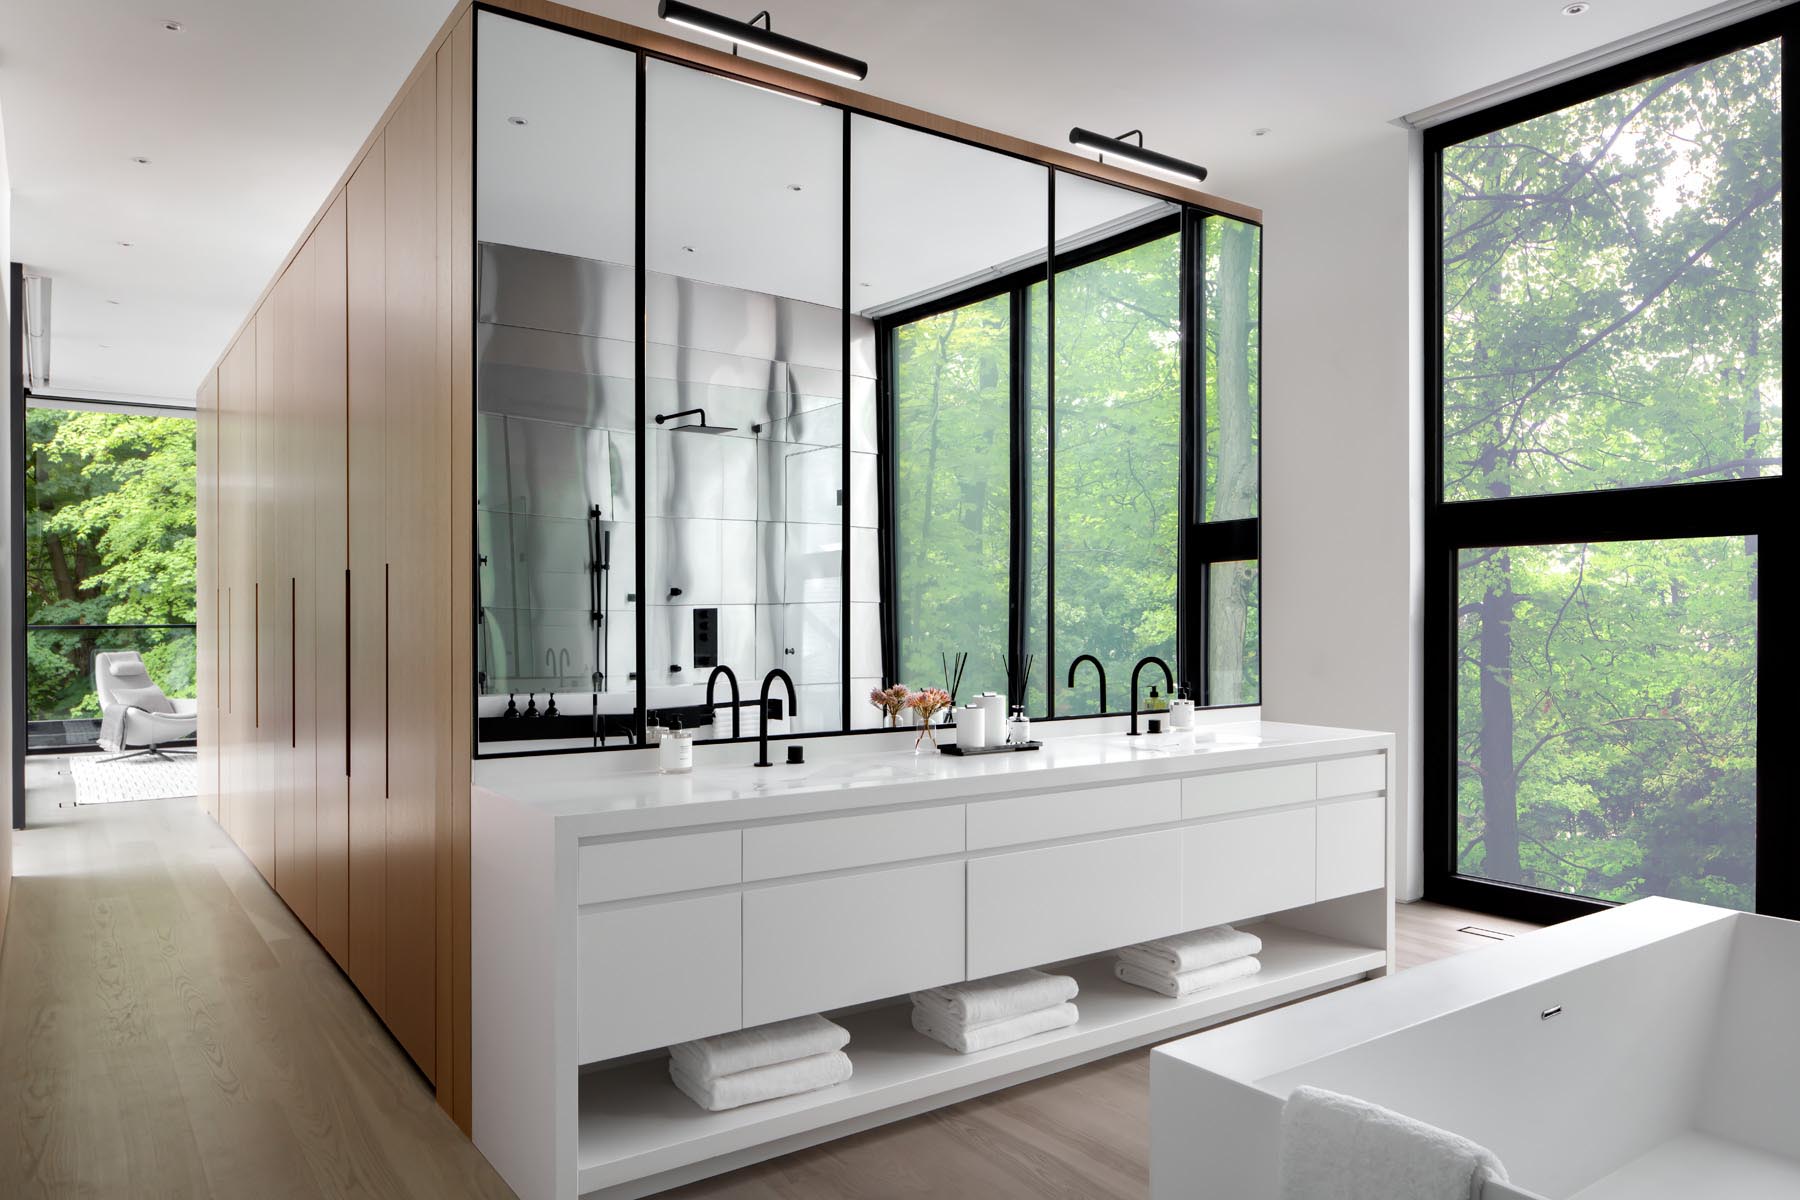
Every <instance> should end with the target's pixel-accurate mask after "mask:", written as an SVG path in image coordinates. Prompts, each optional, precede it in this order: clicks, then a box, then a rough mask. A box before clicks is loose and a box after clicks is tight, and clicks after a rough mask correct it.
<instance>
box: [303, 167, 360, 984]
mask: <svg viewBox="0 0 1800 1200" xmlns="http://www.w3.org/2000/svg"><path fill="white" fill-rule="evenodd" d="M345 209H346V201H345V198H344V197H343V196H339V197H338V198H337V200H336V201H334V202H333V203H332V205H331V207H330V208H329V209H328V210H327V211H326V213H325V218H324V220H322V221H320V222H319V225H318V228H317V229H315V230H314V231H313V239H312V240H313V311H312V319H313V327H314V338H315V340H314V343H313V354H312V361H313V388H314V396H313V404H312V406H311V408H310V410H309V412H308V414H307V416H308V421H309V423H310V424H311V426H312V429H313V438H314V441H313V446H312V458H311V463H310V472H309V473H310V475H311V478H312V484H313V489H312V504H313V572H312V588H311V596H312V608H313V627H312V634H313V642H312V646H311V653H310V658H311V661H312V672H313V680H312V682H313V700H312V705H311V710H312V722H313V725H312V728H313V739H312V740H313V778H314V782H315V789H314V790H315V795H316V797H317V801H318V803H317V846H318V902H317V903H318V921H317V923H316V924H315V925H314V930H315V932H316V933H317V934H318V937H319V941H320V943H321V944H323V945H324V947H325V949H326V950H327V951H328V952H329V953H330V954H331V957H332V958H334V959H336V960H337V962H338V965H339V966H342V967H346V968H347V967H348V966H349V962H350V957H349V938H350V931H349V924H350V915H349V914H350V790H349V779H348V777H347V776H346V775H345V773H344V771H345V765H346V762H347V757H346V756H347V754H348V751H349V731H348V729H347V727H346V724H345V719H344V714H345V702H346V700H347V699H348V696H349V681H348V679H347V677H346V663H345V647H346V642H345V638H346V635H347V624H346V623H347V621H348V619H349V614H348V613H347V612H346V611H345V597H344V570H345V568H346V567H347V566H348V565H349V546H348V536H347V528H346V523H347V520H348V517H347V511H346V487H347V484H346V480H345V469H346V462H345V454H346V445H345V439H346V436H347V435H346V428H347V420H348V414H347V412H346V395H345V386H346V385H345V375H346V357H345V356H346V344H345V343H346V337H347V329H346V317H345V312H346V303H347V298H346V289H347V283H346V279H345V261H344V260H345V234H346V231H345Z"/></svg>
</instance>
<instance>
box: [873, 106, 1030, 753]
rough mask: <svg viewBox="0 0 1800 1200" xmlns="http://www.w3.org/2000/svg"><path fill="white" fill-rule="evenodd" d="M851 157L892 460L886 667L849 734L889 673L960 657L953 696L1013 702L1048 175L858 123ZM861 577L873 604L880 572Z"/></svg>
mask: <svg viewBox="0 0 1800 1200" xmlns="http://www.w3.org/2000/svg"><path fill="white" fill-rule="evenodd" d="M851 147H852V150H851V156H850V163H851V170H850V175H851V213H852V218H853V219H852V223H851V239H850V244H851V280H852V285H853V286H852V289H851V291H852V295H853V301H852V303H853V305H854V308H855V311H856V312H857V313H859V314H860V315H862V316H865V317H870V318H873V319H874V320H875V321H876V322H877V325H878V328H879V330H880V338H881V344H880V349H881V350H882V353H883V356H884V357H883V363H884V369H885V370H887V372H888V373H889V374H888V380H887V389H886V396H885V403H887V404H888V406H889V409H888V416H889V420H890V423H891V431H890V437H891V444H892V449H893V455H894V472H893V484H892V488H893V491H892V508H893V519H894V539H893V540H894V547H893V552H892V556H891V558H890V559H889V560H888V563H889V566H890V569H891V570H892V572H893V578H892V580H891V581H888V582H889V583H890V592H889V594H890V595H891V596H892V599H893V604H894V613H893V618H894V644H893V646H892V647H891V648H890V653H891V656H892V658H891V661H890V662H889V664H888V670H887V671H886V672H885V673H877V672H869V673H867V674H859V675H858V676H857V677H856V678H854V679H852V681H851V688H852V695H853V698H854V699H855V700H856V703H855V704H854V705H853V707H852V715H853V717H854V719H855V723H856V724H858V725H859V726H864V727H872V726H874V725H876V724H878V722H879V721H880V719H881V714H880V712H879V711H878V710H877V709H875V708H873V707H872V706H870V705H869V704H868V703H867V702H866V698H867V694H868V692H869V690H870V689H871V688H874V687H876V686H877V685H878V684H880V683H882V682H884V676H885V681H886V682H898V683H904V684H906V685H908V686H909V687H911V688H913V689H915V690H917V689H920V688H926V687H944V686H946V681H945V678H944V674H945V666H944V664H945V661H946V660H947V659H948V660H952V661H953V660H954V659H955V657H956V655H957V654H958V653H966V654H967V655H968V656H969V657H968V665H967V668H966V671H965V673H964V676H963V679H962V684H961V689H960V692H959V699H960V700H964V701H966V700H968V699H970V698H972V697H973V696H975V695H976V694H978V693H980V692H985V691H993V692H997V693H1000V694H1002V695H1004V694H1006V691H1007V687H1008V681H1007V668H1006V663H1007V660H1008V658H1009V656H1011V655H1014V654H1015V653H1016V647H1015V646H1013V645H1012V644H1011V636H1012V635H1011V630H1010V625H1009V612H1010V608H1011V605H1012V603H1013V596H1012V590H1011V589H1012V582H1011V580H1012V572H1011V569H1010V562H1011V554H1012V543H1013V514H1012V501H1011V497H1012V492H1013V480H1012V456H1011V449H1012V437H1011V427H1012V420H1013V411H1012V409H1013V400H1012V391H1013V382H1014V375H1015V373H1017V372H1018V371H1019V370H1020V366H1019V364H1018V363H1017V362H1016V358H1015V352H1014V347H1015V331H1016V329H1017V327H1018V326H1020V325H1022V324H1023V321H1024V316H1023V313H1022V311H1021V309H1020V305H1019V303H1018V302H1017V301H1016V300H1015V294H1016V293H1017V291H1018V288H1019V286H1020V282H1021V280H1025V281H1029V280H1030V279H1031V278H1037V279H1041V278H1042V274H1043V270H1044V259H1045V246H1046V243H1047V241H1048V237H1047V233H1048V226H1047V223H1046V218H1045V209H1046V204H1047V202H1048V199H1049V172H1048V168H1046V167H1044V166H1042V165H1040V164H1037V163H1031V162H1027V161H1025V160H1023V159H1018V158H1014V157H1011V156H1009V155H1004V154H999V153H996V152H994V151H990V150H984V149H981V148H979V147H976V146H972V145H968V144H966V143H963V142H958V141H954V140H952V139H949V138H944V137H939V136H936V135H934V134H929V133H924V132H921V131H919V130H915V129H910V128H907V127H905V126H901V125H897V124H893V123H891V122H887V121H882V120H878V119H875V118H870V117H864V116H861V115H853V116H852V117H851ZM858 457H859V458H860V456H858ZM854 461H855V460H853V462H854ZM858 579H859V586H861V587H865V588H870V589H872V590H874V591H875V594H877V595H878V594H879V587H880V585H881V583H882V582H883V580H882V578H881V575H880V573H879V572H873V573H869V574H860V573H859V575H858ZM855 608H856V609H857V612H858V614H859V615H860V614H861V613H862V612H863V611H864V605H862V604H861V603H860V601H859V603H858V604H857V605H856V606H855ZM878 615H879V610H878V609H875V610H872V611H871V619H872V618H873V617H874V616H878ZM853 628H855V626H854V624H853ZM859 657H862V656H859ZM1044 669H1045V665H1044V664H1043V663H1042V662H1040V663H1039V664H1038V665H1037V667H1036V670H1037V671H1038V672H1042V671H1043V670H1044Z"/></svg>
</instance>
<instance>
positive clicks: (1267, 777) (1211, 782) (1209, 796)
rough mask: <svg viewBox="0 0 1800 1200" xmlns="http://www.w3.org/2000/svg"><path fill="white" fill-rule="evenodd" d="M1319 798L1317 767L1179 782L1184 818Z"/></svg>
mask: <svg viewBox="0 0 1800 1200" xmlns="http://www.w3.org/2000/svg"><path fill="white" fill-rule="evenodd" d="M1317 795H1318V764H1316V763H1286V764H1283V765H1282V766H1279V767H1257V768H1255V769H1254V770H1249V771H1221V772H1218V773H1217V774H1213V775H1194V776H1190V777H1189V778H1187V779H1183V780H1182V781H1181V815H1182V817H1183V818H1184V819H1187V820H1192V819H1193V818H1195V817H1217V816H1222V815H1224V814H1225V813H1234V812H1247V811H1249V810H1251V809H1257V808H1274V807H1276V806H1277V805H1281V804H1305V803H1306V802H1308V801H1310V800H1312V799H1314V798H1315V797H1316V796H1317Z"/></svg>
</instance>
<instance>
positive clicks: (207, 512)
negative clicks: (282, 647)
mask: <svg viewBox="0 0 1800 1200" xmlns="http://www.w3.org/2000/svg"><path fill="white" fill-rule="evenodd" d="M194 405H195V414H194V469H195V479H194V610H195V611H194V624H195V625H196V626H197V629H196V630H195V634H196V638H195V642H196V644H195V660H194V676H195V688H194V694H195V695H196V696H197V697H198V698H199V699H198V709H199V712H198V715H199V718H200V725H199V729H198V730H197V738H196V740H197V743H198V753H197V754H196V755H195V757H196V759H197V765H198V767H199V775H200V781H199V789H200V805H201V807H202V808H204V809H206V811H207V813H208V814H209V815H210V816H211V817H212V819H213V820H215V821H217V820H218V819H219V694H220V687H219V597H220V595H222V590H221V588H220V584H219V574H218V558H219V525H218V520H219V506H218V495H219V373H218V372H217V371H209V372H207V375H206V379H205V380H204V381H203V382H202V383H201V385H200V391H199V394H198V395H197V396H196V397H195V401H194Z"/></svg>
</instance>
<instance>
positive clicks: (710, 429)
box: [656, 408, 737, 433]
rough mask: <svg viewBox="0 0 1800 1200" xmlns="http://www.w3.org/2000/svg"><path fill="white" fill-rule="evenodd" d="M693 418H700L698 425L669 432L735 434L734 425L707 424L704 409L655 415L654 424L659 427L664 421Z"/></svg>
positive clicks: (689, 409)
mask: <svg viewBox="0 0 1800 1200" xmlns="http://www.w3.org/2000/svg"><path fill="white" fill-rule="evenodd" d="M693 416H698V417H699V418H700V423H699V424H698V425H677V426H676V427H675V428H674V429H673V430H672V431H671V432H674V433H736V432H737V426H736V425H713V424H710V423H708V421H707V419H706V410H705V409H704V408H684V409H682V410H681V411H680V412H672V413H657V414H656V423H657V424H658V425H661V424H663V423H664V422H665V421H673V420H676V419H677V418H679V417H693Z"/></svg>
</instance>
